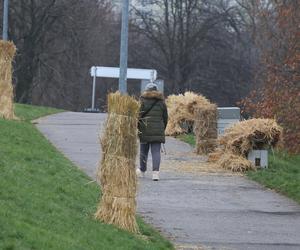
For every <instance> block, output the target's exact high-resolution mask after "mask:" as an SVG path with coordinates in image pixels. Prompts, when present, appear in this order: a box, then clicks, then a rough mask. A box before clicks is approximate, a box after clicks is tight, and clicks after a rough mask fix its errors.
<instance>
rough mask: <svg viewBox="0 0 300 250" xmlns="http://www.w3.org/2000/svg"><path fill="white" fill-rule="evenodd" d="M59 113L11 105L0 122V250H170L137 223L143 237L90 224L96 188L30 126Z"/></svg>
mask: <svg viewBox="0 0 300 250" xmlns="http://www.w3.org/2000/svg"><path fill="white" fill-rule="evenodd" d="M56 112H59V110H55V109H49V108H42V107H34V106H26V105H16V114H17V116H18V117H20V118H21V119H22V120H21V121H6V120H2V119H0V249H97V250H98V249H172V245H171V243H169V242H168V241H167V240H165V239H163V238H162V237H161V236H160V234H159V233H158V232H156V231H154V230H153V229H152V228H150V227H149V226H148V225H145V224H144V223H143V222H142V220H141V219H139V220H138V223H139V225H140V229H141V233H142V235H143V237H142V236H136V235H133V234H130V233H127V232H125V231H122V230H119V229H117V228H115V227H113V226H110V225H104V224H102V223H100V222H98V221H95V220H94V218H93V214H94V212H95V211H96V205H97V203H98V200H99V192H100V191H99V187H98V186H97V185H96V184H95V183H90V179H89V178H88V177H87V176H86V175H85V174H84V173H82V172H81V171H80V170H79V169H78V168H76V167H75V166H74V165H73V164H72V163H71V162H70V161H69V160H68V159H66V158H65V157H64V156H63V155H62V154H61V153H60V152H58V151H57V150H56V149H55V148H54V147H53V146H52V145H51V144H50V143H49V142H48V141H47V140H46V139H45V138H44V137H43V136H42V135H41V134H40V133H39V132H38V130H37V129H36V128H35V127H34V126H33V125H32V124H31V123H30V120H33V119H36V118H38V117H40V116H44V115H48V114H53V113H56Z"/></svg>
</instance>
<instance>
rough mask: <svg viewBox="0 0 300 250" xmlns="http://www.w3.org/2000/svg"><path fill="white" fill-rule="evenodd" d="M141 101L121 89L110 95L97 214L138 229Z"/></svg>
mask: <svg viewBox="0 0 300 250" xmlns="http://www.w3.org/2000/svg"><path fill="white" fill-rule="evenodd" d="M139 108H140V105H139V103H138V102H137V101H136V100H135V99H134V98H132V97H129V96H123V95H121V94H120V93H118V92H117V93H113V94H109V96H108V118H107V121H106V125H105V126H106V127H105V131H104V134H103V136H102V138H101V147H102V152H103V156H102V159H101V164H100V166H99V168H98V174H97V177H98V180H99V181H100V183H101V188H102V192H103V195H102V199H101V201H100V204H99V207H98V210H97V212H96V214H95V217H96V218H97V219H99V220H101V221H103V222H104V223H107V224H114V225H116V226H118V227H119V228H121V229H124V230H127V231H130V232H133V233H137V232H138V226H137V223H136V219H135V213H136V191H137V180H136V173H135V160H136V155H137V131H138V130H137V122H138V114H139Z"/></svg>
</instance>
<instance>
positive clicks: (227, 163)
mask: <svg viewBox="0 0 300 250" xmlns="http://www.w3.org/2000/svg"><path fill="white" fill-rule="evenodd" d="M218 164H219V165H220V166H221V167H222V168H223V169H228V170H231V171H232V172H246V171H248V170H255V167H254V166H253V164H252V162H251V161H249V160H247V159H246V158H244V157H242V156H240V155H235V154H232V153H225V154H223V155H222V156H221V158H220V159H219V161H218Z"/></svg>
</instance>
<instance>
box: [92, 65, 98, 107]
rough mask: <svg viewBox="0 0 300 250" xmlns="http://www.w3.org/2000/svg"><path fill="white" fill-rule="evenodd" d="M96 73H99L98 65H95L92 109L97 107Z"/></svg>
mask: <svg viewBox="0 0 300 250" xmlns="http://www.w3.org/2000/svg"><path fill="white" fill-rule="evenodd" d="M96 73H97V67H95V72H94V78H93V94H92V111H93V110H94V109H95V93H96Z"/></svg>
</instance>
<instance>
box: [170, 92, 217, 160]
mask: <svg viewBox="0 0 300 250" xmlns="http://www.w3.org/2000/svg"><path fill="white" fill-rule="evenodd" d="M166 103H167V106H168V112H169V122H168V126H167V128H166V134H167V135H178V134H184V133H188V132H191V131H194V133H195V137H196V153H197V154H207V153H209V152H212V151H213V150H214V149H215V147H216V145H217V143H216V141H217V106H216V105H215V104H213V103H211V102H210V101H209V100H208V99H207V98H205V97H204V96H202V95H198V94H196V93H193V92H185V93H184V95H170V96H169V97H168V98H167V100H166Z"/></svg>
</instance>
